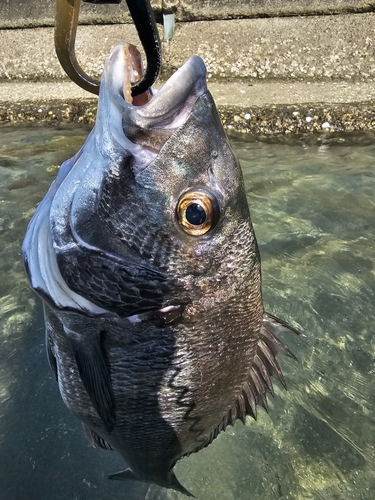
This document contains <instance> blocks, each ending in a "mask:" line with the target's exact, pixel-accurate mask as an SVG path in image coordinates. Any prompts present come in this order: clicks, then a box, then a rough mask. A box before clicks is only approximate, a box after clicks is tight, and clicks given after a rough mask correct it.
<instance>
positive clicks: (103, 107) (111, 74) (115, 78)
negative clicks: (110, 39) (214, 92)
mask: <svg viewBox="0 0 375 500" xmlns="http://www.w3.org/2000/svg"><path fill="white" fill-rule="evenodd" d="M128 46H129V44H127V42H120V43H119V44H117V45H116V47H115V48H114V49H113V50H112V52H111V54H110V55H109V57H108V59H107V61H106V63H105V66H104V71H103V75H102V81H101V85H100V94H99V96H100V97H99V103H98V113H97V122H98V121H101V120H103V123H104V122H106V124H107V126H111V125H112V124H113V121H112V120H111V118H112V119H113V118H114V119H116V117H115V116H113V111H114V110H115V109H116V110H117V111H118V112H120V114H121V115H122V128H123V133H124V134H125V135H127V128H132V126H134V125H135V126H136V127H139V128H142V129H149V128H159V127H162V128H173V129H175V128H177V127H178V126H179V125H181V123H182V122H183V121H184V120H185V119H186V118H187V116H188V115H189V113H190V111H191V109H192V107H193V105H194V103H195V101H196V100H197V98H198V97H199V96H200V95H201V94H203V93H204V92H206V91H207V85H206V72H207V71H206V66H205V64H204V62H203V60H202V59H201V58H200V57H199V56H196V55H193V56H191V57H190V58H189V59H188V60H187V61H186V62H185V63H184V64H183V65H182V66H181V67H180V68H179V69H178V70H177V71H176V72H175V73H173V75H172V76H171V77H170V78H169V79H168V80H167V81H166V82H165V83H164V85H163V86H162V87H161V88H160V89H159V90H158V91H156V92H155V91H154V90H153V91H152V94H153V95H152V98H151V99H150V100H149V101H148V102H146V103H145V104H142V105H140V106H137V105H134V104H132V103H130V102H128V101H127V100H126V99H125V97H124V90H123V89H124V87H125V88H126V87H127V86H128V85H129V81H128V80H129V78H130V73H131V70H130V69H129V68H130V67H131V66H132V65H133V61H132V58H131V51H129V50H125V49H126V48H127V47H128ZM108 108H110V109H111V111H110V112H108ZM111 122H112V123H111Z"/></svg>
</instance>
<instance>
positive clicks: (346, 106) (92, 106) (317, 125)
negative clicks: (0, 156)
mask: <svg viewBox="0 0 375 500" xmlns="http://www.w3.org/2000/svg"><path fill="white" fill-rule="evenodd" d="M209 88H210V91H211V92H212V94H213V97H214V99H215V102H216V104H217V106H218V109H219V113H220V115H221V119H222V121H223V124H224V127H225V128H226V129H227V130H228V131H235V132H241V133H253V134H264V135H268V134H273V133H281V132H282V133H287V134H288V133H292V132H293V133H307V132H325V133H330V132H337V131H345V132H348V131H350V132H352V131H355V130H368V131H370V130H371V131H372V130H375V106H374V105H375V84H368V83H351V84H348V83H347V82H331V83H315V84H310V85H309V84H307V83H300V82H298V83H282V84H281V83H275V82H268V83H266V82H264V83H256V84H254V85H252V86H246V85H243V84H240V83H238V82H236V83H233V84H230V83H213V84H210V85H209ZM358 96H361V99H360V100H358ZM96 107H97V98H96V97H91V96H90V94H88V93H87V92H85V91H83V90H81V89H79V88H78V87H77V86H76V85H74V84H72V83H69V82H59V83H45V82H44V83H40V84H36V83H30V82H22V83H12V82H8V83H3V84H0V122H3V123H4V122H8V123H9V122H12V123H14V122H20V123H24V122H36V121H45V122H51V123H61V122H70V121H74V122H79V123H94V121H95V116H96Z"/></svg>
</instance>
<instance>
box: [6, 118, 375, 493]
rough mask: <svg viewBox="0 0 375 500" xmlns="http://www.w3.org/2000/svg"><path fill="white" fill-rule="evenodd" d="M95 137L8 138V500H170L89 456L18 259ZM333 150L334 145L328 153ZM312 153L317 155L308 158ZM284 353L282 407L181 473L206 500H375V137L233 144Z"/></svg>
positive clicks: (9, 131) (223, 439)
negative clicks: (47, 204)
mask: <svg viewBox="0 0 375 500" xmlns="http://www.w3.org/2000/svg"><path fill="white" fill-rule="evenodd" d="M87 132H88V129H84V128H77V127H71V126H70V127H69V128H47V127H41V126H36V125H34V126H30V127H11V126H6V127H2V128H0V256H1V257H0V273H1V274H0V275H1V280H0V325H1V330H0V331H1V348H0V465H1V466H0V485H1V486H0V499H1V500H18V499H20V500H23V499H26V498H27V499H29V500H34V499H35V500H40V499H43V500H44V499H48V500H68V499H69V500H73V499H77V500H78V499H79V500H91V499H95V500H96V499H98V500H99V499H100V500H103V499H111V500H117V499H118V500H120V499H121V500H124V499H126V500H143V499H147V500H163V499H165V500H167V499H177V498H179V499H182V498H183V496H182V495H179V494H177V493H175V492H173V491H167V490H164V489H161V488H158V487H156V486H148V485H145V484H141V483H139V484H137V483H133V484H130V483H129V484H125V483H121V482H114V481H113V482H111V481H109V480H107V479H106V476H107V474H109V473H113V472H115V471H117V470H119V469H121V468H122V467H123V462H122V460H121V458H120V457H119V456H117V455H116V454H115V453H110V452H106V451H104V450H98V449H93V448H90V447H89V446H88V444H87V442H86V440H85V438H84V436H83V434H82V432H81V426H80V424H79V422H78V421H77V420H76V418H75V417H74V416H73V415H71V414H70V412H69V411H68V410H67V409H66V408H65V406H64V404H63V402H62V400H61V398H60V396H59V392H58V389H57V386H56V384H55V381H54V380H52V377H51V375H50V372H49V367H48V364H47V360H46V357H45V353H44V338H43V337H44V334H43V321H42V310H41V305H40V303H39V301H38V300H36V298H35V297H34V296H33V294H32V292H31V291H30V290H29V288H28V285H27V282H26V279H25V277H24V274H23V267H22V262H21V252H20V246H21V242H22V239H23V235H24V233H25V230H26V225H27V222H28V221H29V219H30V218H31V215H32V213H33V211H34V210H35V207H36V205H37V203H38V202H39V201H40V200H41V198H42V197H43V195H44V193H45V192H46V191H47V189H48V186H49V185H50V183H51V181H52V180H53V179H54V177H55V173H56V172H55V170H56V165H58V164H60V163H61V162H62V161H63V160H65V159H66V158H68V157H70V156H72V155H73V154H74V153H75V152H76V151H77V149H78V148H79V146H80V145H81V144H82V143H83V142H84V140H85V137H86V135H87ZM324 142H325V144H324ZM309 143H310V145H309ZM233 146H234V148H235V149H236V151H237V153H238V155H239V157H240V160H241V162H242V166H243V169H244V176H245V181H246V186H247V192H248V199H249V203H250V206H251V210H252V216H253V221H254V225H255V230H256V234H257V237H258V241H259V244H260V249H261V253H262V266H263V291H264V299H265V303H266V307H267V309H268V310H269V311H270V312H273V313H274V314H276V315H279V316H281V317H283V318H285V319H287V320H290V321H294V324H296V325H299V326H300V327H301V328H302V329H303V330H304V331H305V332H306V337H305V338H294V337H292V336H290V337H288V338H287V339H284V340H286V341H287V343H288V345H289V346H290V347H291V349H292V350H293V352H294V353H295V355H296V356H297V357H298V358H299V360H300V362H299V363H298V364H297V363H295V362H294V361H292V360H289V359H281V364H282V367H283V369H284V373H285V377H286V379H287V382H288V387H289V390H288V391H287V392H285V391H283V390H281V389H280V387H277V391H276V396H275V398H274V399H273V400H271V401H270V412H269V414H266V413H265V412H264V411H263V410H262V409H260V411H259V417H258V421H257V422H254V421H253V420H251V419H248V422H247V425H246V426H243V425H242V424H241V423H237V424H236V426H235V427H234V428H229V429H228V431H227V432H225V433H222V434H221V435H220V436H219V438H218V439H216V440H215V441H214V443H213V444H212V445H210V446H209V447H208V448H206V449H204V450H202V451H201V452H199V453H198V454H194V455H192V456H191V457H189V458H187V459H184V460H182V461H181V462H179V464H178V465H177V467H176V473H177V476H178V477H179V479H180V481H181V482H182V484H184V486H186V487H187V488H188V489H189V490H190V491H192V492H193V493H194V494H195V495H196V496H197V497H198V498H199V499H200V500H211V499H219V500H275V499H279V498H280V499H283V500H284V499H293V500H294V499H298V500H309V499H326V500H333V499H340V500H349V499H353V500H359V499H366V500H373V499H374V498H375V389H374V386H375V337H374V316H375V300H374V291H375V265H374V264H375V236H374V234H375V137H372V136H357V137H355V138H354V137H353V136H346V137H341V138H338V139H337V138H336V140H335V141H329V140H326V141H325V140H323V144H320V145H319V143H317V144H316V141H311V139H306V140H298V141H295V142H294V143H290V142H289V143H288V144H282V143H280V142H279V143H277V142H276V143H274V144H271V143H265V142H255V141H250V140H249V139H248V140H247V141H246V142H245V141H242V140H241V139H239V138H233Z"/></svg>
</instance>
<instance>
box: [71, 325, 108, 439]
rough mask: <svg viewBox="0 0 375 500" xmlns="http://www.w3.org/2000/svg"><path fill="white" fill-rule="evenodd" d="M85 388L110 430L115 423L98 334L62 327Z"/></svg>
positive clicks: (106, 369) (106, 371)
mask: <svg viewBox="0 0 375 500" xmlns="http://www.w3.org/2000/svg"><path fill="white" fill-rule="evenodd" d="M64 331H65V333H66V334H67V338H68V339H69V344H70V346H71V349H72V352H73V356H74V359H75V361H76V363H77V368H78V371H79V374H80V377H81V380H82V382H83V385H84V386H85V389H86V391H87V393H88V395H89V397H90V399H91V401H92V404H93V405H94V407H95V409H96V411H97V412H98V414H99V416H100V417H101V419H102V420H103V422H104V423H105V425H106V427H107V431H108V432H109V431H111V430H112V428H113V425H114V423H115V419H116V416H115V409H114V397H113V391H112V384H111V379H110V376H109V372H108V368H107V365H106V363H105V359H104V353H103V351H102V347H101V344H100V335H99V334H97V335H93V336H90V337H89V336H87V335H86V336H85V337H83V336H82V335H80V334H78V333H76V332H74V331H72V330H69V329H68V328H64Z"/></svg>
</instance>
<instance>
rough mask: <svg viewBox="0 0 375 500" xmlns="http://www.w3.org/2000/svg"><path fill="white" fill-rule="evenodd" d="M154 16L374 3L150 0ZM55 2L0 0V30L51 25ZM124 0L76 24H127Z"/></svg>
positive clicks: (342, 9) (320, 9)
mask: <svg viewBox="0 0 375 500" xmlns="http://www.w3.org/2000/svg"><path fill="white" fill-rule="evenodd" d="M151 4H152V6H153V8H154V10H155V13H156V15H157V16H158V17H159V18H160V14H161V12H162V10H163V8H164V9H171V10H173V11H174V12H175V13H176V16H177V20H178V21H192V20H194V21H199V20H205V19H206V20H213V19H216V20H219V19H233V18H249V17H274V16H293V15H312V14H313V15H314V14H333V13H334V14H340V13H341V14H342V13H350V12H357V13H358V12H371V11H373V10H374V9H375V2H372V1H366V0H151ZM54 12H55V0H1V1H0V28H20V27H32V26H34V27H36V26H52V25H53V23H54ZM129 21H130V19H129V15H128V10H127V6H126V3H125V0H123V1H122V3H121V4H119V5H92V4H82V7H81V15H80V22H81V23H83V24H85V23H87V24H98V23H107V24H109V23H112V24H113V23H128V22H129Z"/></svg>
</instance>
